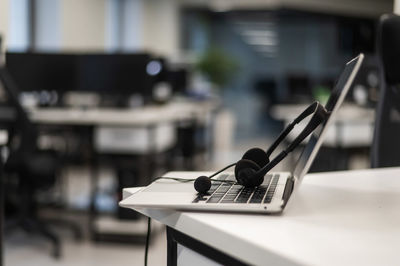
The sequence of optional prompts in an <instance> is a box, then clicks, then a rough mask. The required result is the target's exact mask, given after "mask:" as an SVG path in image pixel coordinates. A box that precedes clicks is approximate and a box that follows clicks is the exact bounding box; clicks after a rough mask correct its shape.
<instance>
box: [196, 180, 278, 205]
mask: <svg viewBox="0 0 400 266" xmlns="http://www.w3.org/2000/svg"><path fill="white" fill-rule="evenodd" d="M228 177H229V175H226V174H225V175H220V176H219V177H218V180H226V179H227V178H228ZM278 180H279V174H275V175H266V176H265V178H264V182H263V184H262V185H261V186H258V187H255V188H247V187H243V186H242V185H239V184H237V183H232V184H230V183H219V182H213V184H212V185H211V188H210V190H209V191H208V194H207V195H199V196H197V197H196V198H195V199H194V200H193V203H198V202H202V201H203V202H206V203H238V204H245V203H254V204H261V203H270V202H271V201H272V197H273V196H274V193H275V190H276V187H277V184H278Z"/></svg>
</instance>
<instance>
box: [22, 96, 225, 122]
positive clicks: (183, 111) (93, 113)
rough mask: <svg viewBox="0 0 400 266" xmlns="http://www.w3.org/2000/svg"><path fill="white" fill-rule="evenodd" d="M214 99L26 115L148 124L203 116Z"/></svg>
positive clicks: (49, 119) (51, 110) (34, 111)
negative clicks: (132, 107) (140, 106)
mask: <svg viewBox="0 0 400 266" xmlns="http://www.w3.org/2000/svg"><path fill="white" fill-rule="evenodd" d="M217 107H218V101H202V102H190V101H184V102H171V103H168V104H165V105H158V106H155V105H154V106H145V107H142V108H135V109H112V108H98V109H96V108H90V109H83V108H35V109H31V110H30V112H29V115H30V117H31V119H32V120H33V121H35V122H36V123H44V124H62V125H111V126H148V125H152V124H157V123H162V122H177V121H185V120H190V119H203V118H204V117H205V116H207V115H208V114H209V113H210V112H211V111H213V110H215V109H216V108H217Z"/></svg>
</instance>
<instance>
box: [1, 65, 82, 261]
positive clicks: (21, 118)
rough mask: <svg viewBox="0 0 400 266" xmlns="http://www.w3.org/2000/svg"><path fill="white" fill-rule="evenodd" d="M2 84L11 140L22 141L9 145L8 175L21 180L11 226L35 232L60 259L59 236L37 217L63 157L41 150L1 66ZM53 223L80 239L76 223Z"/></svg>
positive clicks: (18, 185)
mask: <svg viewBox="0 0 400 266" xmlns="http://www.w3.org/2000/svg"><path fill="white" fill-rule="evenodd" d="M0 82H1V83H2V85H3V88H4V90H5V92H6V94H7V97H8V100H9V102H10V104H11V105H12V106H13V107H14V109H15V112H16V120H15V125H14V127H13V128H14V129H13V130H12V131H14V132H12V131H11V132H12V133H11V139H15V138H18V140H19V141H18V142H19V144H18V145H11V144H10V156H9V158H8V160H7V162H6V165H5V171H6V174H8V175H10V176H11V175H14V176H15V177H16V178H17V179H18V182H17V188H16V191H17V193H18V194H17V195H16V196H17V202H16V207H17V209H18V210H17V211H16V213H17V218H16V220H15V222H14V223H13V224H12V225H13V226H20V227H22V228H23V229H25V230H26V231H28V232H35V233H38V234H40V235H42V236H44V237H45V238H47V239H49V240H50V241H51V242H52V244H53V251H52V255H53V256H54V257H56V258H57V257H59V256H60V255H61V243H60V240H59V237H58V236H57V235H56V234H55V233H54V232H52V230H51V229H50V228H49V227H48V222H47V221H45V220H43V219H41V218H39V217H38V205H39V204H38V201H37V197H36V196H37V194H38V192H39V191H41V190H44V189H48V188H50V187H52V186H54V184H55V182H56V176H57V173H58V171H59V169H60V160H59V159H60V158H59V157H58V155H57V153H56V152H54V151H42V150H39V149H38V147H37V145H36V142H37V138H38V131H37V128H36V127H35V125H34V124H33V123H32V122H31V121H30V119H29V118H28V116H27V114H26V113H25V110H24V109H23V107H22V106H21V105H20V103H19V101H18V88H17V85H16V84H15V83H14V81H13V79H12V77H11V76H10V75H9V73H8V72H7V70H6V69H5V68H4V67H0ZM13 146H16V147H13ZM14 183H15V182H14ZM54 222H56V223H57V224H60V225H65V226H67V227H69V228H71V229H72V230H73V232H74V234H75V237H76V238H77V239H80V238H81V236H82V233H81V229H80V227H79V226H78V225H77V224H75V223H72V222H70V221H66V220H54ZM10 227H12V226H10Z"/></svg>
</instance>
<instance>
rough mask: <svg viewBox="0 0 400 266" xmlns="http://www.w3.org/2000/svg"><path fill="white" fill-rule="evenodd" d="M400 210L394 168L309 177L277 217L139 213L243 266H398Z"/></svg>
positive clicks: (399, 179) (399, 176)
mask: <svg viewBox="0 0 400 266" xmlns="http://www.w3.org/2000/svg"><path fill="white" fill-rule="evenodd" d="M201 174H204V173H200V172H197V173H195V172H191V173H189V172H181V173H168V175H169V176H179V175H185V176H191V177H197V176H199V175H201ZM129 191H131V190H130V189H126V190H125V193H129ZM399 209H400V168H386V169H376V170H358V171H347V172H331V173H321V174H310V175H307V176H306V177H305V180H304V182H303V184H302V185H301V187H300V188H299V190H298V192H297V194H296V195H295V197H294V198H293V201H292V202H291V203H290V204H289V205H288V208H287V209H286V210H285V212H284V214H283V215H279V216H267V215H244V214H216V213H194V212H193V213H189V212H178V211H173V210H154V209H153V210H150V209H142V210H138V211H140V212H142V213H144V214H145V215H148V216H150V217H152V218H154V219H156V220H158V221H160V222H161V223H163V224H166V225H167V226H169V227H171V228H173V229H176V230H178V231H180V232H182V233H184V234H185V235H188V236H190V237H192V238H194V239H197V240H199V241H201V242H203V243H205V244H206V245H207V246H209V247H212V248H215V249H217V250H219V251H222V252H223V253H225V254H227V255H229V256H231V257H233V258H237V259H239V260H242V261H244V262H246V263H249V264H254V265H332V266H337V265H351V266H353V265H399V261H400V259H399V255H398V253H399V252H398V251H399V250H400V211H399ZM150 256H151V254H150Z"/></svg>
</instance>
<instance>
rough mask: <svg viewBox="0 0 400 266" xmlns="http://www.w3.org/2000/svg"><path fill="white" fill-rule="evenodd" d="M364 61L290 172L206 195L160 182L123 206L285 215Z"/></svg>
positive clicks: (355, 64)
mask: <svg viewBox="0 0 400 266" xmlns="http://www.w3.org/2000/svg"><path fill="white" fill-rule="evenodd" d="M363 59H364V55H363V54H360V55H359V56H357V57H356V58H354V59H353V60H351V61H349V62H348V63H347V64H346V66H345V68H344V70H343V72H342V73H341V75H340V77H339V79H338V81H337V83H336V85H335V87H334V89H333V91H332V93H331V96H330V97H329V100H328V102H327V103H326V105H325V108H326V110H327V111H330V112H331V114H330V115H329V118H328V119H327V120H326V121H325V122H324V123H322V124H321V125H320V126H319V127H317V128H316V129H315V130H314V132H313V133H312V135H311V136H310V138H309V140H308V143H307V144H306V145H305V147H304V149H303V151H302V153H301V154H300V157H299V159H298V161H297V163H296V164H295V165H293V166H292V170H291V171H289V172H273V173H267V174H266V175H265V176H264V181H263V183H262V184H261V185H260V186H258V187H255V188H246V187H243V186H241V185H239V184H236V183H235V182H213V183H212V186H211V189H210V190H209V192H208V193H207V195H202V194H198V193H196V191H195V190H194V188H193V182H191V181H190V182H182V181H176V180H171V179H158V180H156V181H154V182H153V183H151V184H150V185H149V186H147V187H143V188H141V189H139V190H138V191H137V192H136V193H134V194H132V195H131V196H129V197H127V198H126V199H124V200H122V201H121V202H120V203H119V204H120V206H121V207H126V208H157V209H165V208H167V209H174V210H185V211H214V212H245V213H247V212H254V213H279V212H282V211H283V210H284V208H285V206H286V205H287V203H288V201H289V199H290V198H291V197H293V195H294V194H295V191H296V189H297V188H298V187H299V186H300V184H301V181H302V179H303V178H304V176H305V175H306V173H307V172H308V170H309V169H310V167H311V164H312V162H313V160H314V158H315V157H316V155H317V153H318V150H319V148H320V147H321V144H322V142H323V141H324V137H325V135H326V132H327V129H328V127H329V126H330V125H331V124H332V122H333V120H334V119H335V115H336V113H337V111H338V109H339V108H340V106H341V105H342V103H343V101H344V99H345V97H346V95H347V93H348V91H349V89H350V87H351V85H352V83H353V81H354V78H355V77H356V75H357V72H358V70H359V69H360V66H361V64H362V62H363ZM176 173H179V172H176ZM194 174H195V172H192V173H191V172H181V174H180V175H181V176H174V177H178V178H188V179H192V178H194V177H196V176H193V175H194ZM168 176H171V174H168ZM216 179H220V180H233V181H234V180H235V177H234V174H233V173H221V174H219V175H218V176H216Z"/></svg>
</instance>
